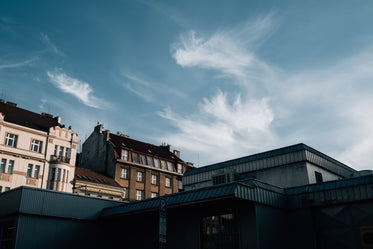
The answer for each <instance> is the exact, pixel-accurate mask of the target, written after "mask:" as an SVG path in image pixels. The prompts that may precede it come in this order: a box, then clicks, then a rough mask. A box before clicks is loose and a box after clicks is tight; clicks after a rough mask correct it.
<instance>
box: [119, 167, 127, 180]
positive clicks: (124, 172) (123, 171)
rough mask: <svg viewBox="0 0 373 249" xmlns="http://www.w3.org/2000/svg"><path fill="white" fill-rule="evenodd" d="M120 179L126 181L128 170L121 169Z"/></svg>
mask: <svg viewBox="0 0 373 249" xmlns="http://www.w3.org/2000/svg"><path fill="white" fill-rule="evenodd" d="M120 178H122V179H128V169H123V168H122V171H121V173H120Z"/></svg>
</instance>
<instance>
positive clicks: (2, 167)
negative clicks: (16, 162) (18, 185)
mask: <svg viewBox="0 0 373 249" xmlns="http://www.w3.org/2000/svg"><path fill="white" fill-rule="evenodd" d="M5 166H6V159H4V158H3V159H1V165H0V172H1V173H4V172H5Z"/></svg>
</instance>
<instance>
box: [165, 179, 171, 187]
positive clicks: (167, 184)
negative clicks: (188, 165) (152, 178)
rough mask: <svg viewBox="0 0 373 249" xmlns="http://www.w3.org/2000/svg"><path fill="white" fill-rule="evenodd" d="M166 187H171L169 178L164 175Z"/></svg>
mask: <svg viewBox="0 0 373 249" xmlns="http://www.w3.org/2000/svg"><path fill="white" fill-rule="evenodd" d="M166 187H168V188H171V178H168V177H166Z"/></svg>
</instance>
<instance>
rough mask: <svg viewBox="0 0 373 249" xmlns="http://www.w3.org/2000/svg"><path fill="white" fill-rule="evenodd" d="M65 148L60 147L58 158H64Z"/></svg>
mask: <svg viewBox="0 0 373 249" xmlns="http://www.w3.org/2000/svg"><path fill="white" fill-rule="evenodd" d="M64 149H65V148H64V147H62V146H60V151H59V153H58V156H59V157H62V156H63V151H64Z"/></svg>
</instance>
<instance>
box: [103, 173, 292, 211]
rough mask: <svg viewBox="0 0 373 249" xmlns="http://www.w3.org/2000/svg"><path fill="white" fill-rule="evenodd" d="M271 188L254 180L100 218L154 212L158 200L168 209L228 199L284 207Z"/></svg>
mask: <svg viewBox="0 0 373 249" xmlns="http://www.w3.org/2000/svg"><path fill="white" fill-rule="evenodd" d="M273 188H274V187H273V186H270V185H268V184H265V183H261V182H258V181H256V180H251V181H247V182H245V183H238V182H234V183H227V184H221V185H215V186H210V187H205V188H201V189H195V190H189V191H186V192H179V193H175V194H171V195H165V196H162V197H158V198H152V199H147V200H143V201H137V202H133V203H129V204H126V205H122V206H120V207H115V208H107V209H105V210H103V212H102V213H101V216H102V217H107V216H115V215H124V214H129V213H135V212H146V211H151V210H155V209H158V207H159V199H160V198H165V199H166V202H167V205H168V207H172V206H178V205H183V204H184V205H185V204H191V203H195V202H199V201H208V200H212V199H222V198H228V197H232V198H240V199H246V200H250V201H254V202H261V203H263V204H267V205H274V206H278V207H284V206H285V204H286V202H285V195H283V194H282V193H281V189H279V188H276V191H273V190H274V189H273ZM268 196H270V198H267V197H268ZM279 199H281V200H279Z"/></svg>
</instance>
